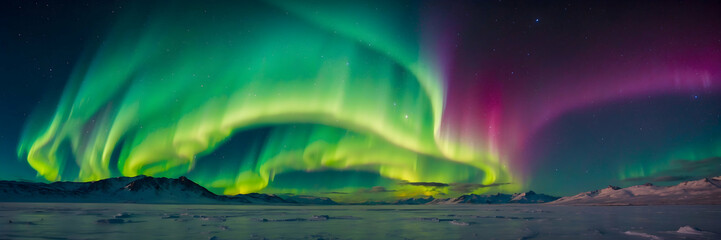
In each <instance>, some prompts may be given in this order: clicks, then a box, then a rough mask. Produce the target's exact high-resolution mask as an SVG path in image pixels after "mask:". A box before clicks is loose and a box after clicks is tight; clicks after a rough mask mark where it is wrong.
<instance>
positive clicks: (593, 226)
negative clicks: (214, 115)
mask: <svg viewBox="0 0 721 240" xmlns="http://www.w3.org/2000/svg"><path fill="white" fill-rule="evenodd" d="M720 210H721V205H687V206H669V205H666V206H627V207H616V206H559V205H546V204H500V205H489V204H480V205H469V204H455V205H422V206H419V205H385V206H368V205H366V206H354V205H336V206H312V205H301V206H298V205H294V206H288V205H282V206H278V205H183V204H115V203H0V239H217V240H222V239H259V240H260V239H532V240H546V239H548V240H566V239H568V240H577V239H614V240H615V239H629V240H634V239H636V240H643V239H664V240H674V239H698V240H715V239H721V238H719V237H720V235H719V234H718V233H721V225H719V224H718V222H719V221H721V215H719V211H720ZM699 233H700V234H699Z"/></svg>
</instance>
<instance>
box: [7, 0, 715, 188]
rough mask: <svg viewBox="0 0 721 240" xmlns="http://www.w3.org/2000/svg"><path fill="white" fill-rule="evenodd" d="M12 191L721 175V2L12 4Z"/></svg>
mask: <svg viewBox="0 0 721 240" xmlns="http://www.w3.org/2000/svg"><path fill="white" fill-rule="evenodd" d="M2 4H3V7H2V8H0V23H1V24H0V73H2V75H1V76H2V78H3V80H2V83H3V87H2V88H0V113H2V114H0V126H1V127H0V166H2V167H0V179H6V180H28V181H42V182H48V181H93V180H98V179H103V178H108V177H116V176H135V175H140V174H143V175H150V176H157V177H179V176H188V177H189V178H191V179H193V180H194V181H196V182H198V183H199V184H201V185H203V186H205V187H207V188H208V189H210V190H211V191H213V192H215V193H219V194H239V193H250V192H263V193H290V194H301V195H303V194H306V195H315V196H327V197H331V198H333V199H336V200H339V201H343V202H360V201H366V200H373V201H375V200H393V199H400V198H408V197H419V196H435V197H454V196H458V195H461V194H468V193H476V194H484V193H493V194H495V193H496V192H505V193H512V192H520V191H527V190H534V191H536V192H543V193H547V194H553V195H570V194H575V193H577V192H581V191H588V190H592V189H597V188H602V187H604V186H606V185H609V184H613V185H620V186H630V185H636V184H642V183H646V182H653V183H655V184H660V185H669V184H675V183H678V182H680V181H684V180H692V179H696V178H701V177H707V176H717V175H721V31H718V29H721V14H719V13H720V12H721V3H719V2H713V1H633V2H627V1H609V2H578V1H542V2H540V1H539V2H527V1H456V2H451V3H447V2H441V1H358V2H342V3H338V2H335V1H320V0H314V1H307V2H299V1H277V0H269V1H241V2H237V1H232V2H225V1H206V2H203V3H198V2H193V1H180V2H178V3H177V4H173V5H167V4H164V3H163V2H160V1H158V2H155V1H73V2H64V1H6V2H3V3H2Z"/></svg>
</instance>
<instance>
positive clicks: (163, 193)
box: [0, 176, 337, 204]
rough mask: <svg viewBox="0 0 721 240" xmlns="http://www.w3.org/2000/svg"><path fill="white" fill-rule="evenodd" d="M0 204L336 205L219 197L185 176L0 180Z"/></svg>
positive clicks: (264, 197) (260, 196)
mask: <svg viewBox="0 0 721 240" xmlns="http://www.w3.org/2000/svg"><path fill="white" fill-rule="evenodd" d="M0 202H93V203H186V204H187V203H192V204H337V203H335V202H333V201H332V200H330V199H328V198H314V197H310V196H303V198H300V197H295V198H286V199H284V198H281V197H279V196H276V195H272V194H260V193H251V194H239V195H235V196H225V195H216V194H214V193H212V192H210V191H208V190H207V189H205V188H204V187H202V186H200V185H198V184H197V183H195V182H193V181H191V180H190V179H188V178H186V177H180V178H154V177H146V176H137V177H117V178H108V179H103V180H99V181H95V182H54V183H49V184H46V183H35V182H17V181H0Z"/></svg>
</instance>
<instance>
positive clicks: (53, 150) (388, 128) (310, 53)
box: [19, 4, 511, 194]
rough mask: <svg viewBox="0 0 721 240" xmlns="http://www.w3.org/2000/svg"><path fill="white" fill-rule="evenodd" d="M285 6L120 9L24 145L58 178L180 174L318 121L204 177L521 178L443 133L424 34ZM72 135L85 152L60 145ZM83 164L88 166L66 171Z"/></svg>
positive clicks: (232, 189)
mask: <svg viewBox="0 0 721 240" xmlns="http://www.w3.org/2000/svg"><path fill="white" fill-rule="evenodd" d="M282 5H283V4H278V5H270V4H268V5H265V4H260V5H243V6H238V7H237V8H229V9H233V10H232V11H231V10H226V9H223V8H217V7H216V8H212V7H211V8H208V6H203V5H199V6H184V7H182V8H180V7H177V8H176V7H170V8H165V9H163V10H159V11H155V12H152V13H151V15H150V16H149V19H150V20H149V21H148V22H138V21H134V20H133V19H130V18H121V20H120V21H119V22H118V23H117V25H116V26H115V27H114V30H113V31H112V32H111V34H109V35H108V37H107V40H106V42H105V43H104V44H103V45H102V46H101V47H100V48H99V49H97V50H96V51H92V52H93V53H92V54H91V55H90V56H89V57H87V59H88V60H87V62H84V63H82V64H79V65H78V67H77V68H76V69H75V70H74V72H73V74H72V76H71V79H70V81H69V84H68V86H67V87H66V89H65V92H64V94H63V96H62V99H61V101H60V103H59V105H58V106H57V110H56V112H55V114H54V115H53V116H52V118H51V119H49V120H48V121H42V120H40V121H37V122H40V123H41V124H39V125H38V126H29V128H28V129H29V130H28V132H27V134H26V135H25V137H24V138H23V141H22V144H21V146H20V149H19V154H20V155H21V156H27V159H28V162H29V163H30V165H31V166H32V167H33V168H34V169H36V170H37V171H38V173H39V174H40V175H42V176H43V177H44V178H45V179H47V180H51V181H57V180H65V179H71V180H81V181H91V180H98V179H102V178H107V177H112V176H113V174H112V172H113V168H115V167H117V170H118V172H119V174H120V175H123V176H135V175H141V174H144V175H151V176H179V175H183V174H188V173H190V174H192V173H193V170H194V169H195V168H196V165H202V164H204V163H203V162H201V161H196V159H197V157H198V156H203V155H207V154H208V153H211V152H213V151H214V149H215V148H217V147H218V146H219V145H220V144H222V143H223V142H224V141H225V140H226V139H227V138H229V137H231V136H233V135H234V134H237V133H238V132H242V131H244V130H247V129H252V128H254V127H257V126H267V125H276V124H286V123H311V124H316V126H311V127H308V128H305V129H303V130H298V129H289V128H287V127H283V126H282V125H279V127H277V128H274V129H273V134H272V136H271V137H269V139H268V140H267V143H264V144H262V146H263V149H260V150H258V151H260V153H259V154H258V155H257V158H258V159H233V160H232V161H239V162H246V164H242V165H243V167H241V168H240V169H237V170H236V172H234V173H228V174H221V175H215V176H210V175H207V176H208V177H207V179H206V178H201V179H198V180H199V181H200V182H201V183H207V185H211V186H213V187H216V188H222V189H224V190H223V192H224V193H226V194H237V193H248V192H255V191H259V190H262V189H263V188H265V187H266V186H267V185H268V183H269V181H271V180H272V179H273V176H274V174H279V173H283V172H285V171H290V170H305V171H316V170H322V169H327V168H333V169H356V170H365V171H372V172H377V173H378V174H380V175H381V176H383V177H386V178H391V179H398V180H402V181H445V182H468V181H477V182H480V183H483V184H491V183H494V182H497V181H505V182H508V181H510V178H511V176H510V173H509V171H508V170H507V169H506V168H505V166H503V165H501V164H500V163H499V159H498V158H497V157H496V156H492V155H489V154H487V153H485V152H483V151H478V150H474V151H470V150H462V149H467V147H464V146H462V145H460V144H462V143H457V142H451V141H448V140H446V139H443V138H441V137H440V136H441V134H440V133H439V131H440V130H439V126H440V122H441V121H442V119H441V116H442V110H443V94H444V90H443V88H442V86H443V85H444V83H443V79H442V74H441V72H442V69H438V68H437V67H436V64H434V62H433V61H431V60H432V59H433V57H432V56H433V55H434V52H433V48H432V47H430V46H424V45H423V40H422V38H421V37H422V36H418V33H416V32H413V31H405V32H404V31H402V29H401V28H400V26H384V24H383V22H384V21H381V19H378V20H374V19H370V20H367V21H360V20H359V21H358V22H360V23H359V24H357V26H356V27H355V28H353V29H355V30H354V31H347V30H346V29H350V28H349V26H347V24H350V23H344V22H340V23H338V21H333V20H334V19H335V18H337V17H338V16H337V15H336V14H338V11H339V9H340V10H341V11H340V12H343V10H344V9H345V10H348V11H351V10H352V11H355V12H358V11H359V10H358V9H354V8H352V7H353V6H345V8H343V7H341V8H334V9H332V10H331V9H327V10H325V11H321V12H319V13H318V14H312V15H313V16H321V17H320V18H319V19H313V18H312V17H309V16H310V15H311V14H310V13H309V12H308V11H310V10H308V9H303V8H301V7H300V6H282ZM247 6H249V7H247ZM188 9H194V10H192V11H188ZM196 9H197V10H196ZM200 9H202V10H200ZM286 9H290V10H292V11H293V12H294V13H296V14H284V13H283V11H284V10H286ZM207 12H212V13H214V14H212V15H210V14H206V13H207ZM259 12H263V13H267V14H262V15H260V14H257V13H259ZM188 14H189V15H191V16H192V17H187V15H188ZM360 14H364V13H363V10H360ZM365 14H370V13H365ZM219 19H220V20H219ZM393 20H397V19H393ZM321 22H336V23H338V24H320V23H321ZM399 32H401V33H402V34H401V35H400V37H399V36H398V35H397V34H398V33H399ZM384 34H385V35H384ZM389 34H393V36H389ZM389 39H392V40H389ZM419 39H420V40H419ZM401 40H402V41H401ZM429 59H430V60H429ZM323 126H333V127H331V128H328V127H323ZM37 129H40V130H37ZM64 142H69V146H70V149H71V152H72V155H73V158H74V160H75V162H74V163H73V162H72V160H73V159H67V158H64V156H63V155H62V154H60V152H61V151H62V148H63V146H65V145H64ZM289 145H290V146H289ZM119 146H120V147H119ZM118 148H119V149H118ZM116 151H119V152H120V154H119V159H118V160H117V166H111V162H112V160H111V158H112V156H113V153H114V152H116ZM75 165H76V166H77V168H79V172H78V174H77V176H68V175H67V174H64V169H66V168H75V167H76V166H75ZM219 167H222V166H219ZM431 169H435V171H434V170H431Z"/></svg>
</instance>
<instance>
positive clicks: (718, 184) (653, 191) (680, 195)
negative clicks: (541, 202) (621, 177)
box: [552, 177, 721, 205]
mask: <svg viewBox="0 0 721 240" xmlns="http://www.w3.org/2000/svg"><path fill="white" fill-rule="evenodd" d="M552 204H572V205H660V204H721V177H713V178H704V179H700V180H695V181H686V182H682V183H679V184H678V185H675V186H669V187H661V186H654V185H653V184H643V185H636V186H632V187H627V188H617V187H613V186H609V187H608V188H604V189H601V190H595V191H590V192H585V193H579V194H577V195H574V196H569V197H562V198H560V199H558V200H556V201H554V202H552Z"/></svg>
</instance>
